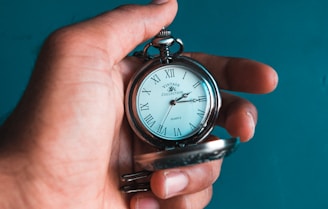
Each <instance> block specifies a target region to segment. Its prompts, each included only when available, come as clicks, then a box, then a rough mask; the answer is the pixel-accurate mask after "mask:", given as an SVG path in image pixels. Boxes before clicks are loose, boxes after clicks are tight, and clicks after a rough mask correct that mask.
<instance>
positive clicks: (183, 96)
mask: <svg viewBox="0 0 328 209" xmlns="http://www.w3.org/2000/svg"><path fill="white" fill-rule="evenodd" d="M190 93H191V92H189V93H184V94H182V96H181V97H179V98H178V99H175V100H174V101H175V102H178V101H180V100H181V99H183V98H187V97H188V95H189V94H190Z"/></svg>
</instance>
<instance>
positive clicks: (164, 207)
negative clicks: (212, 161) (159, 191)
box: [130, 186, 213, 209]
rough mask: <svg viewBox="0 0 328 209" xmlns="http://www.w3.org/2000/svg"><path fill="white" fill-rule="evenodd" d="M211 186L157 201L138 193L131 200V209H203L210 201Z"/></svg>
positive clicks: (151, 195)
mask: <svg viewBox="0 0 328 209" xmlns="http://www.w3.org/2000/svg"><path fill="white" fill-rule="evenodd" d="M212 195H213V188H212V186H210V187H208V188H205V189H204V190H201V191H199V192H195V193H193V194H186V195H180V196H176V197H173V198H170V199H166V200H163V199H159V198H158V197H156V196H155V195H154V194H153V193H151V192H147V193H139V194H136V195H135V196H134V197H133V198H132V199H131V202H130V203H131V204H130V207H131V209H148V208H149V209H154V208H160V209H173V208H174V209H175V208H178V209H203V208H205V207H206V206H207V205H208V204H209V202H210V201H211V198H212Z"/></svg>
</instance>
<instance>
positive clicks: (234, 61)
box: [185, 53, 278, 94]
mask: <svg viewBox="0 0 328 209" xmlns="http://www.w3.org/2000/svg"><path fill="white" fill-rule="evenodd" d="M185 55H186V56H188V57H191V58H193V59H195V60H197V61H198V62H200V63H202V64H203V65H204V66H205V67H206V68H207V69H208V70H209V71H210V72H211V74H212V75H213V77H214V78H215V80H216V81H217V83H218V85H219V87H220V88H221V89H225V90H231V91H239V92H247V93H255V94H265V93H269V92H271V91H273V90H274V89H275V88H276V86H277V84H278V75H277V73H276V71H275V70H274V69H273V68H272V67H270V66H268V65H266V64H263V63H260V62H256V61H253V60H248V59H244V58H231V57H220V56H214V55H207V54H203V53H185Z"/></svg>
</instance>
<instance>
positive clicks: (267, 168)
mask: <svg viewBox="0 0 328 209" xmlns="http://www.w3.org/2000/svg"><path fill="white" fill-rule="evenodd" d="M129 2H130V3H131V2H132V3H146V1H136V0H135V1H133V0H129V1H127V0H122V1H118V0H116V1H109V0H108V1H104V0H102V1H101V0H92V1H90V0H89V1H88V0H79V1H77V0H70V1H68V0H56V1H55V0H42V1H41V0H29V1H26V0H0V27H1V29H0V53H1V56H0V115H4V114H7V113H8V112H9V111H10V110H12V109H13V107H14V106H15V104H16V103H17V101H18V100H19V98H20V96H21V95H22V92H23V90H24V88H25V87H26V84H27V81H28V79H29V76H30V74H31V71H32V68H33V64H34V62H35V59H36V56H37V54H38V51H39V49H40V46H41V45H42V42H43V40H44V39H45V37H47V36H48V35H49V33H50V32H52V31H53V30H55V29H56V28H59V27H62V26H64V25H67V24H71V23H74V22H77V21H80V20H83V19H86V18H89V17H92V16H94V15H97V14H99V13H101V12H104V11H108V10H110V9H113V8H114V7H116V6H118V5H121V4H124V3H129ZM179 6H180V9H179V13H178V15H177V17H176V20H175V22H174V23H173V24H172V26H171V27H170V28H171V30H173V31H174V34H175V36H176V37H180V38H182V39H183V41H184V43H185V47H186V50H188V51H202V52H208V53H212V54H217V55H224V56H237V57H245V58H250V59H255V60H258V61H261V62H264V63H267V64H269V65H271V66H273V67H274V68H275V69H276V70H277V72H278V74H279V76H280V83H279V86H278V88H277V90H276V91H275V92H274V93H271V94H269V95H259V96H258V95H249V94H241V95H242V96H245V97H246V98H248V99H249V100H251V101H252V102H253V103H255V104H256V105H257V107H258V110H259V121H258V126H257V132H256V135H255V137H254V139H253V140H252V141H251V142H249V143H247V144H242V145H241V146H240V148H239V150H238V151H237V152H236V153H235V154H234V155H232V156H231V157H229V158H227V159H226V160H225V163H224V165H223V170H222V173H221V177H220V179H219V180H218V181H217V182H216V183H215V185H214V189H215V190H214V196H213V200H212V201H211V203H210V205H209V206H208V207H207V209H215V208H220V209H241V208H242V209H263V208H265V209H326V208H328V191H327V190H328V189H327V188H328V180H327V179H328V168H327V167H328V131H327V130H328V125H327V119H328V108H327V107H328V64H327V58H328V56H327V55H328V1H326V0H311V1H309V0H308V1H305V0H266V1H263V0H248V1H244V0H226V1H223V0H216V1H214V0H212V1H210V0H208V1H206V0H204V1H196V0H180V1H179ZM216 132H217V133H218V134H220V135H222V136H224V135H226V134H225V133H221V131H218V130H217V131H216Z"/></svg>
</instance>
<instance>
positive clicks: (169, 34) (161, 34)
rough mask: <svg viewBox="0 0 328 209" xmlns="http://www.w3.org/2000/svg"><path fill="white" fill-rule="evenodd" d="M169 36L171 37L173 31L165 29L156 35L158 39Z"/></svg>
mask: <svg viewBox="0 0 328 209" xmlns="http://www.w3.org/2000/svg"><path fill="white" fill-rule="evenodd" d="M168 36H171V31H170V30H168V29H166V28H165V27H163V28H162V30H161V31H160V32H159V33H158V34H157V35H156V38H164V37H168Z"/></svg>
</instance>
